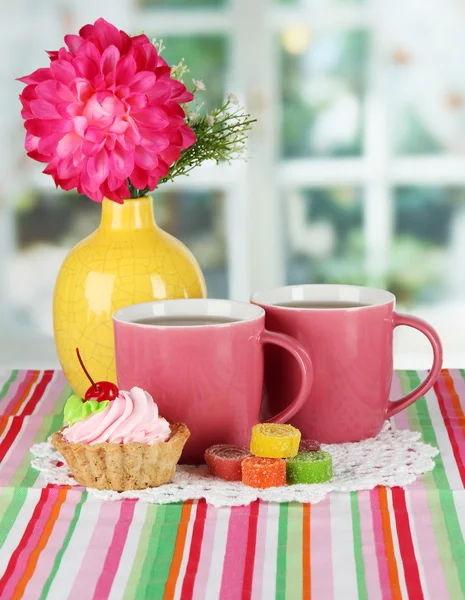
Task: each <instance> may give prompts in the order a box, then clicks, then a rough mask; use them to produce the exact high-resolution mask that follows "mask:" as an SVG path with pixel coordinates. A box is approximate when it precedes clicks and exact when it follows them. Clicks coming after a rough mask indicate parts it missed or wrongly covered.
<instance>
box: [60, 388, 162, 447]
mask: <svg viewBox="0 0 465 600" xmlns="http://www.w3.org/2000/svg"><path fill="white" fill-rule="evenodd" d="M170 433H171V429H170V426H169V423H168V421H167V420H166V419H163V418H161V417H159V416H158V406H157V405H156V404H155V402H154V401H153V398H152V396H151V395H150V394H148V393H147V392H144V390H142V389H141V388H138V387H133V388H132V390H131V391H130V392H123V391H120V393H119V395H118V396H117V398H115V399H114V400H112V401H111V402H110V404H109V405H108V406H107V407H106V408H105V409H104V410H102V412H99V413H96V414H92V415H91V416H89V417H88V418H87V419H84V420H83V421H78V422H77V423H75V424H74V425H73V426H72V427H67V428H66V429H65V430H64V431H63V437H64V438H65V440H66V441H67V442H70V443H80V444H89V445H91V446H92V445H93V444H101V443H103V442H111V443H113V444H128V443H130V442H139V443H140V444H153V443H154V442H165V441H166V440H167V439H168V438H169V436H170Z"/></svg>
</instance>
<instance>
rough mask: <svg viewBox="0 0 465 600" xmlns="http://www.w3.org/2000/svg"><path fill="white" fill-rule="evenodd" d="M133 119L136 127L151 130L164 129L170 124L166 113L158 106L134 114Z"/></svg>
mask: <svg viewBox="0 0 465 600" xmlns="http://www.w3.org/2000/svg"><path fill="white" fill-rule="evenodd" d="M133 118H134V120H135V122H136V124H137V125H141V126H142V127H149V128H151V129H155V130H160V129H165V127H167V126H168V125H169V124H170V119H169V118H168V115H167V114H166V112H165V111H164V110H163V109H162V108H159V107H158V106H150V107H147V108H146V109H144V110H143V111H140V112H135V113H134V114H133Z"/></svg>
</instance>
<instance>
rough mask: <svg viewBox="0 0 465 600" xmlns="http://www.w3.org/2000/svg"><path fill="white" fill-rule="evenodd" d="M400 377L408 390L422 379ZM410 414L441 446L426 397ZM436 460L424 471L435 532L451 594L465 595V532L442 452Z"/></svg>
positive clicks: (430, 439)
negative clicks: (459, 566) (464, 559)
mask: <svg viewBox="0 0 465 600" xmlns="http://www.w3.org/2000/svg"><path fill="white" fill-rule="evenodd" d="M399 377H400V380H401V384H402V389H403V391H404V392H408V391H410V390H411V389H413V388H415V387H417V386H418V385H420V382H421V380H420V378H419V376H418V373H417V372H416V371H402V372H400V373H399ZM408 416H409V423H410V428H411V429H412V430H414V431H419V432H420V433H421V434H422V435H423V440H424V441H425V442H426V443H427V444H431V445H432V446H435V447H436V448H437V447H438V442H437V438H436V434H435V431H434V427H433V424H432V422H431V417H430V415H429V411H428V406H427V403H426V399H425V398H424V397H422V398H420V399H419V400H417V401H416V402H415V403H414V404H413V405H412V406H410V407H409V408H408ZM434 460H435V462H436V466H435V468H434V469H433V471H431V472H429V473H425V475H423V481H424V484H425V487H426V491H427V498H428V506H429V509H430V512H431V519H432V523H433V529H434V535H435V538H436V541H437V544H438V552H439V556H440V559H441V563H442V566H443V569H444V576H445V579H446V585H447V589H448V591H449V594H450V597H451V598H464V597H465V569H460V570H458V569H457V565H460V564H461V563H462V561H463V548H464V541H463V536H462V533H461V529H460V523H459V520H458V517H457V510H456V507H455V503H454V497H453V494H452V490H451V489H450V485H449V481H448V479H447V475H446V471H445V468H444V463H443V460H442V457H441V455H440V454H438V455H437V456H436V457H435V459H434Z"/></svg>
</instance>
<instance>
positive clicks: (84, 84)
mask: <svg viewBox="0 0 465 600" xmlns="http://www.w3.org/2000/svg"><path fill="white" fill-rule="evenodd" d="M70 89H71V90H72V92H73V96H74V97H75V98H76V99H77V100H79V102H87V101H88V100H89V98H90V97H91V96H92V94H93V93H94V88H93V87H92V84H91V83H90V82H89V81H88V80H87V79H84V78H82V79H75V80H74V81H73V83H72V84H71V88H70Z"/></svg>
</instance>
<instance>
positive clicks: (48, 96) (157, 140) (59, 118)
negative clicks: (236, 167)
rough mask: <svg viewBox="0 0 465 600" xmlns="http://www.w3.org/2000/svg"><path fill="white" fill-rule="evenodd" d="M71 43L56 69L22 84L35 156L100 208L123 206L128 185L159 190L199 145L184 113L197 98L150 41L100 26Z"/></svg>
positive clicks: (60, 182)
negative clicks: (174, 76) (111, 204)
mask: <svg viewBox="0 0 465 600" xmlns="http://www.w3.org/2000/svg"><path fill="white" fill-rule="evenodd" d="M65 43H66V45H67V47H68V49H66V48H60V50H58V51H54V52H49V53H48V54H49V57H50V66H49V67H47V68H43V69H37V71H34V73H31V75H28V76H27V77H22V78H21V79H20V81H22V82H23V83H25V84H26V87H25V88H24V90H23V92H22V94H21V95H20V100H21V103H22V105H23V110H22V112H21V115H22V117H23V119H24V126H25V128H26V142H25V147H26V150H27V153H28V156H30V157H31V158H34V159H35V160H38V161H40V162H44V163H48V164H47V166H46V168H45V169H44V173H47V174H49V175H51V176H52V177H53V179H54V181H55V184H56V185H57V186H60V187H61V188H63V189H64V190H71V189H73V188H77V190H78V192H80V193H83V194H86V195H87V196H89V198H91V199H92V200H95V201H96V202H101V201H102V200H103V198H104V197H106V198H110V199H111V200H115V201H116V202H119V203H122V202H123V200H124V199H125V198H128V197H129V195H130V193H129V188H128V181H127V180H128V178H129V180H130V181H131V183H132V185H133V186H134V187H135V188H137V189H139V190H142V189H144V188H146V187H148V188H149V189H150V190H153V189H155V187H156V186H157V184H158V181H159V179H160V178H161V177H164V176H165V175H166V174H167V173H168V170H169V168H170V167H171V165H172V164H173V163H174V162H175V161H176V160H178V158H179V156H180V154H181V150H183V149H185V148H188V147H189V146H191V145H192V144H193V143H194V142H195V135H194V132H193V131H192V130H191V129H190V128H189V127H188V126H187V125H186V124H185V120H184V119H185V115H184V111H183V109H182V107H181V104H182V103H184V102H190V101H191V100H192V99H193V95H192V94H191V93H190V92H189V91H188V90H187V89H186V87H185V86H184V85H183V84H182V83H180V82H179V81H176V80H174V79H171V77H170V73H171V69H170V67H169V66H168V64H167V63H166V62H165V61H164V60H163V58H161V56H159V55H158V53H157V50H156V48H155V47H154V46H153V44H151V43H150V40H149V39H148V37H147V36H146V35H138V36H135V37H129V36H128V35H127V34H126V33H124V31H118V29H116V27H114V26H113V25H111V24H110V23H107V22H106V21H105V20H104V19H98V20H97V21H96V22H95V23H94V25H85V26H84V27H83V28H82V29H81V30H80V32H79V35H67V36H65Z"/></svg>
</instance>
